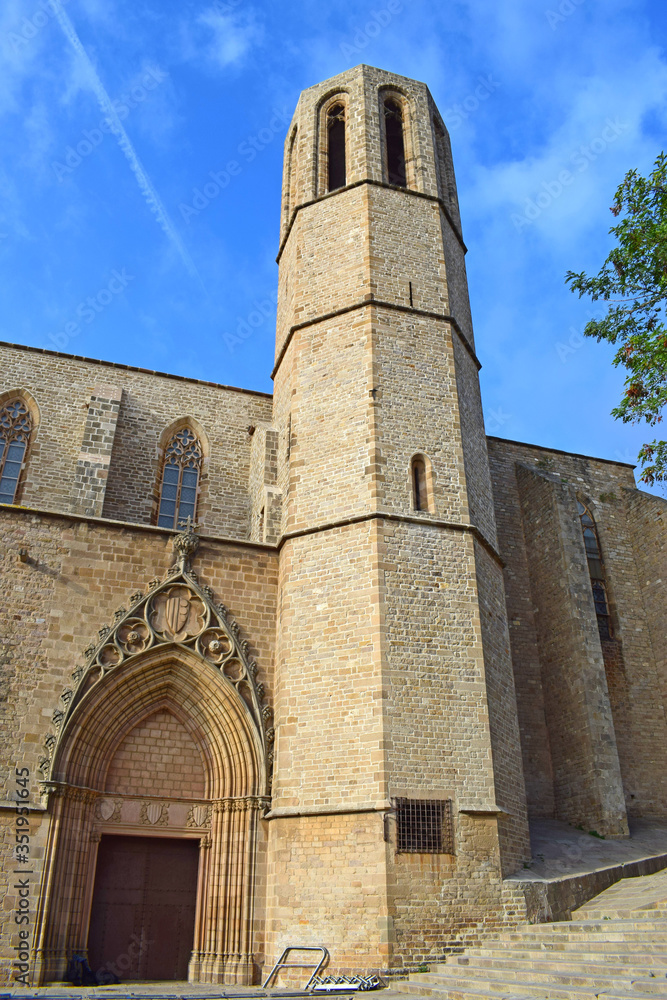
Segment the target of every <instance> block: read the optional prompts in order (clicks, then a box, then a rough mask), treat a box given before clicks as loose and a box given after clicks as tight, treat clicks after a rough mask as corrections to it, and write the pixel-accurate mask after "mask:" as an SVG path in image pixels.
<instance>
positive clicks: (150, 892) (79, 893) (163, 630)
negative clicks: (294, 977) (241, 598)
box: [34, 536, 273, 984]
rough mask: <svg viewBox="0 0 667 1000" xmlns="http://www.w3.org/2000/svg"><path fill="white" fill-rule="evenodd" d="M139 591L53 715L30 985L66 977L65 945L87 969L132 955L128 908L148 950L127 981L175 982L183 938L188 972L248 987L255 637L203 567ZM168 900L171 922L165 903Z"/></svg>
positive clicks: (265, 732) (263, 765)
mask: <svg viewBox="0 0 667 1000" xmlns="http://www.w3.org/2000/svg"><path fill="white" fill-rule="evenodd" d="M176 538H177V540H178V539H180V538H181V536H176ZM186 540H187V539H186ZM134 598H135V599H134V601H133V603H132V606H131V607H130V609H129V610H127V611H126V610H125V609H124V608H123V609H121V610H122V614H120V613H117V616H116V622H115V624H114V626H113V627H112V628H105V629H102V630H101V631H100V636H101V641H100V642H99V643H98V644H97V645H96V646H94V647H91V648H90V649H89V650H88V651H87V654H88V662H87V665H86V667H85V668H81V669H79V670H77V671H75V674H74V676H75V679H76V680H77V687H76V689H75V690H74V691H68V692H65V693H64V696H63V702H64V703H65V705H66V709H65V711H64V712H63V711H61V710H59V711H57V712H56V713H54V721H55V722H56V726H57V728H58V734H57V736H55V737H49V739H48V740H47V749H48V751H49V753H50V754H51V756H50V759H48V760H46V761H45V764H44V769H45V770H46V768H47V765H48V770H46V773H47V774H48V780H47V781H45V782H44V784H43V788H44V790H45V792H46V793H47V794H48V799H49V803H48V811H49V815H50V824H49V833H48V841H47V844H46V852H45V863H44V874H43V877H42V884H41V889H40V899H39V904H38V912H37V922H36V928H35V950H34V979H35V980H36V982H37V983H43V982H50V981H53V980H61V979H62V978H63V975H64V973H65V970H66V968H67V964H68V961H69V959H70V958H71V957H72V955H73V954H77V953H81V954H84V955H85V954H87V953H88V949H89V947H91V948H92V953H91V954H89V956H88V957H89V960H90V959H92V961H91V965H93V963H97V962H102V964H104V963H105V962H107V961H109V960H111V961H112V962H113V961H114V957H115V956H114V955H113V952H114V951H115V949H117V948H120V949H121V952H120V954H121V955H124V956H125V957H124V958H123V959H122V961H123V963H126V962H128V958H127V954H128V948H129V946H128V945H127V942H126V940H125V938H123V939H122V940H121V938H120V937H118V936H114V933H115V932H113V931H112V929H111V927H112V924H113V922H114V921H112V920H111V919H110V917H109V914H110V912H111V910H112V909H113V907H117V908H118V911H119V912H120V909H122V908H123V907H125V909H126V913H127V920H128V921H129V922H130V923H131V930H130V935H132V934H136V935H137V937H138V939H139V945H141V943H142V941H143V942H144V948H148V951H147V952H146V956H147V957H146V956H144V957H143V959H142V961H143V965H142V962H141V961H139V959H137V960H136V961H135V962H134V965H131V969H132V972H129V971H128V972H127V973H125V974H124V975H120V978H121V979H125V980H127V979H128V978H131V977H132V978H135V977H136V978H146V977H148V978H151V979H152V978H154V977H156V976H157V978H171V977H172V976H175V975H178V976H179V977H180V976H182V971H183V963H184V961H185V958H184V957H183V955H181V953H180V949H181V946H182V948H183V949H184V952H187V962H186V964H187V979H189V980H190V981H191V982H211V983H222V982H225V983H239V984H251V983H252V982H253V981H254V978H255V975H256V963H255V947H256V935H255V931H254V920H255V916H254V914H255V896H256V887H257V854H258V849H259V844H260V840H261V824H260V819H261V816H262V814H263V812H264V811H265V810H266V809H267V807H268V803H269V799H268V791H269V779H268V773H269V772H268V767H269V766H270V760H271V752H270V747H271V743H272V739H273V736H272V732H273V731H272V730H271V729H270V727H269V726H268V721H267V720H270V717H271V710H270V708H268V706H262V695H263V685H260V684H256V682H255V672H256V669H257V667H256V664H255V663H254V662H253V661H251V660H250V659H249V658H248V656H247V647H248V643H247V641H245V640H243V641H242V640H241V639H240V638H239V628H238V626H237V625H236V624H235V623H234V622H232V621H231V620H229V619H228V617H227V612H226V610H225V609H224V608H223V607H222V605H215V604H213V602H212V594H211V592H210V590H208V589H207V588H203V587H201V586H200V585H199V583H198V581H197V579H196V577H195V576H194V574H191V573H190V572H189V571H187V569H185V570H184V569H183V568H182V567H181V566H177V567H174V569H173V570H172V571H171V573H170V574H169V575H168V577H167V579H166V580H165V582H164V583H163V584H161V585H159V586H155V587H152V588H150V589H149V591H148V593H147V594H137V595H134ZM122 840H124V841H125V843H124V844H121V841H122ZM139 840H143V844H140V843H138V841H139ZM160 840H162V841H163V842H170V843H171V848H170V847H165V846H160V845H159V843H158V842H159V841H160ZM130 841H132V842H133V843H134V847H132V848H131V845H130ZM146 843H149V844H152V845H153V848H154V850H155V852H156V853H159V852H164V851H166V852H169V851H170V850H171V851H172V854H173V856H174V858H176V857H177V856H178V857H180V861H179V862H178V865H179V871H180V873H181V875H180V876H179V879H180V881H179V888H178V890H177V891H176V890H175V889H174V887H173V886H171V888H170V886H169V885H167V884H165V882H164V881H162V882H161V881H160V877H159V870H160V866H159V865H157V867H155V868H154V866H153V863H152V860H151V855H150V849H149V848H147V847H145V846H144V845H145V844H146ZM195 854H196V855H197V856H198V857H197V861H195ZM112 855H114V857H113V858H112ZM186 857H187V858H188V859H189V860H186ZM165 867H168V866H163V868H165ZM123 870H125V871H126V872H130V871H134V873H135V875H136V878H134V876H133V877H132V878H129V881H130V882H132V880H133V878H134V881H135V882H136V883H137V884H136V885H135V891H134V894H133V892H132V886H131V885H129V886H128V885H126V886H125V887H124V888H123V887H122V885H121V881H122V879H121V876H120V875H119V872H121V871H123ZM193 871H195V872H196V873H197V874H196V891H195V892H194V922H193V923H192V919H193V918H192V916H191V914H192V912H193V902H192V895H193V889H192V886H193V883H194V881H195V876H194V875H193V874H192V872H193ZM96 872H97V873H98V874H99V878H98V880H97V885H96ZM105 872H106V874H103V873H105ZM170 892H171V893H172V896H171V897H169V893H170ZM161 894H162V898H171V901H172V903H173V907H172V911H173V912H172V913H171V916H169V915H168V914H167V913H166V911H165V912H163V913H162V914H160V912H159V910H160V907H159V905H158V902H157V901H158V900H159V898H160V896H161ZM188 914H190V915H188ZM160 920H164V921H166V923H165V926H164V928H163V931H164V934H165V935H166V938H167V939H168V940H169V941H171V940H173V936H174V935H175V934H178V936H179V947H178V949H176V951H178V957H175V958H174V956H173V955H172V958H174V963H175V964H174V965H173V966H172V967H170V975H167V971H169V970H167V967H166V965H165V963H166V962H167V957H166V956H165V955H162V957H161V952H160V948H159V947H157V946H156V948H152V947H151V946H150V945H149V944H148V943H147V942H146V941H145V938H146V936H148V938H149V940H150V939H151V935H152V931H151V927H154V926H155V927H157V926H158V924H159V922H160ZM186 924H187V927H185V925H186ZM172 925H173V926H172ZM174 928H177V930H175V929H174ZM184 928H185V929H184ZM142 935H143V937H142ZM158 936H159V935H158ZM130 944H132V941H130ZM168 950H169V951H170V952H173V951H174V949H172V948H169V949H168ZM110 952H111V953H112V954H111V959H109V957H108V956H109V953H110ZM130 961H132V956H130ZM129 969H130V965H128V970H129ZM112 971H113V970H112ZM122 971H123V970H122V969H121V970H120V972H121V973H122ZM183 978H186V977H185V976H183Z"/></svg>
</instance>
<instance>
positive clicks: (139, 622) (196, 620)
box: [40, 529, 273, 788]
mask: <svg viewBox="0 0 667 1000" xmlns="http://www.w3.org/2000/svg"><path fill="white" fill-rule="evenodd" d="M197 541H198V539H197V536H196V535H194V533H193V532H192V530H191V529H190V530H189V531H187V532H183V533H182V535H177V536H175V540H174V548H175V551H176V552H177V553H178V565H176V566H173V567H172V568H171V569H170V570H169V572H168V573H167V576H166V578H165V579H164V581H163V582H162V583H159V582H158V581H155V580H152V581H151V582H150V584H149V586H148V590H147V592H146V593H142V592H137V593H134V594H132V597H131V599H130V607H129V608H125V607H122V608H119V610H118V611H116V613H115V615H114V621H113V624H112V625H110V626H104V627H103V628H101V629H100V630H99V633H98V641H97V643H95V644H93V645H91V646H89V647H88V648H87V649H86V651H85V654H84V655H85V657H86V662H85V664H84V665H82V666H80V667H77V669H76V670H75V671H74V672H73V674H72V679H73V681H74V684H73V687H72V688H71V689H70V688H68V689H67V690H66V691H64V692H63V694H62V695H61V705H60V706H59V707H58V708H57V709H56V710H55V711H54V713H53V726H54V729H55V730H56V731H55V732H54V733H49V735H48V736H47V737H46V740H45V749H46V753H45V755H44V756H43V757H41V758H40V770H41V772H42V775H43V776H44V779H46V780H49V779H51V778H52V777H53V761H54V757H55V754H56V750H57V747H58V744H59V742H60V739H61V738H62V736H63V734H64V732H65V730H66V728H67V723H68V720H69V719H70V717H71V716H72V713H73V712H74V711H75V709H76V708H77V707H78V706H79V705H80V703H81V702H82V701H84V700H85V699H86V698H87V696H88V695H89V694H90V692H92V691H93V690H94V689H95V687H96V685H98V684H99V683H100V682H101V681H102V679H103V678H104V677H106V676H107V675H108V674H109V673H110V672H112V671H117V670H118V669H119V668H120V667H122V666H124V665H125V664H127V663H128V662H129V661H132V660H134V659H135V658H136V657H139V656H141V655H142V653H145V652H146V651H147V650H149V649H150V650H153V649H155V648H158V647H161V646H164V647H165V648H166V647H168V646H170V645H177V646H186V647H189V648H190V649H192V650H193V651H194V652H195V653H196V654H197V655H198V657H199V658H200V659H201V660H202V662H203V663H206V664H209V665H210V666H211V667H213V668H214V669H215V670H217V671H219V673H220V677H221V679H222V680H223V682H224V683H225V684H230V685H232V686H233V687H234V688H235V689H236V691H237V692H238V694H239V695H240V697H241V698H242V699H243V702H244V703H245V705H246V706H247V708H248V711H249V712H250V715H251V716H252V719H253V721H254V724H255V727H256V729H257V731H258V733H259V735H260V738H261V741H262V745H263V747H264V753H265V757H266V761H267V772H268V775H269V777H268V783H269V788H270V782H271V770H272V768H271V765H272V760H273V746H272V743H273V739H272V737H273V730H272V729H271V718H272V711H271V709H270V707H269V706H268V705H263V704H262V702H263V698H264V685H262V684H258V683H257V682H256V674H257V664H256V663H255V661H254V660H251V659H249V657H248V642H247V640H245V639H240V638H239V631H240V630H239V626H238V624H237V623H236V622H235V621H233V620H232V619H230V618H228V616H227V609H226V608H225V607H224V606H223V605H222V604H215V603H214V601H213V592H212V591H211V589H210V588H209V587H206V586H200V584H199V583H198V582H197V576H196V574H195V573H194V572H193V571H192V570H191V569H190V566H189V558H190V557H191V555H192V554H193V553H194V552H195V551H196V543H197Z"/></svg>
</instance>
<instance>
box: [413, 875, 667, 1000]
mask: <svg viewBox="0 0 667 1000" xmlns="http://www.w3.org/2000/svg"><path fill="white" fill-rule="evenodd" d="M394 989H396V990H399V991H400V992H401V993H410V994H414V995H416V996H421V997H434V998H436V1000H438V998H440V1000H489V998H491V1000H524V998H526V1000H527V998H533V1000H534V998H540V1000H595V998H596V997H600V998H604V1000H628V998H632V1000H641V998H642V997H644V998H647V1000H648V998H649V997H650V998H651V1000H656V998H658V997H664V998H667V871H663V872H659V873H658V874H657V875H645V876H643V877H640V878H629V879H622V880H621V882H618V883H617V884H616V885H614V886H612V887H611V888H610V889H607V890H606V891H605V892H603V893H600V895H599V896H596V897H595V898H594V899H592V900H590V901H589V902H588V903H586V904H585V905H584V906H582V907H580V908H579V909H578V910H575V911H574V913H573V915H572V920H567V921H565V920H564V921H560V922H558V923H548V924H524V925H522V926H520V927H517V928H515V929H514V930H511V931H506V932H504V933H502V934H500V935H499V936H496V937H493V938H487V939H486V941H485V942H484V945H483V946H481V947H477V948H468V949H467V950H466V951H465V952H464V953H462V954H460V955H452V956H450V957H449V958H448V959H447V963H446V964H444V965H433V966H431V971H429V972H424V973H416V974H413V975H412V976H410V978H409V980H407V981H404V982H399V983H395V984H394Z"/></svg>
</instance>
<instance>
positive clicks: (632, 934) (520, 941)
mask: <svg viewBox="0 0 667 1000" xmlns="http://www.w3.org/2000/svg"><path fill="white" fill-rule="evenodd" d="M486 940H487V941H488V943H489V945H492V946H493V947H496V948H497V947H503V948H508V949H509V948H542V947H544V946H545V945H548V946H551V945H553V946H554V947H556V948H560V947H562V945H565V944H577V943H581V944H591V943H596V944H600V945H603V944H613V943H625V944H628V945H635V944H642V943H643V942H645V941H646V942H649V943H650V944H653V945H655V946H656V947H662V948H667V934H663V933H662V932H658V931H616V930H613V929H612V928H611V927H610V928H609V929H608V930H607V931H605V932H604V933H602V932H599V933H591V932H587V931H579V932H576V931H575V932H574V933H567V932H562V933H559V934H512V935H508V936H507V937H505V936H503V937H497V938H487V939H486Z"/></svg>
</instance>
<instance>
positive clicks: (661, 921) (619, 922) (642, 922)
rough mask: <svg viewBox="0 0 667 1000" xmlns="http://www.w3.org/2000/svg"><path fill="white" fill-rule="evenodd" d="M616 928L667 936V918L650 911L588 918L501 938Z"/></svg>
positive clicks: (532, 926) (519, 930)
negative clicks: (654, 932)
mask: <svg viewBox="0 0 667 1000" xmlns="http://www.w3.org/2000/svg"><path fill="white" fill-rule="evenodd" d="M610 927H614V928H616V929H618V930H621V931H625V930H628V931H647V930H648V931H662V933H664V934H667V916H665V917H662V916H655V915H654V911H652V910H649V911H647V912H646V915H644V913H643V911H640V912H636V911H635V912H634V913H632V914H631V915H628V916H623V917H611V916H609V915H603V916H602V917H590V918H589V917H586V919H585V920H579V919H577V920H558V921H556V922H554V923H550V924H528V925H524V926H523V927H519V928H517V929H516V931H505V932H501V934H499V935H498V936H499V937H502V938H504V937H506V936H507V935H508V934H516V933H520V934H563V933H567V932H568V931H573V930H584V931H597V930H600V931H604V932H606V931H608V930H609V928H610Z"/></svg>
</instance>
